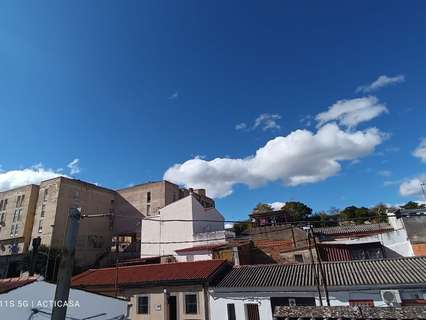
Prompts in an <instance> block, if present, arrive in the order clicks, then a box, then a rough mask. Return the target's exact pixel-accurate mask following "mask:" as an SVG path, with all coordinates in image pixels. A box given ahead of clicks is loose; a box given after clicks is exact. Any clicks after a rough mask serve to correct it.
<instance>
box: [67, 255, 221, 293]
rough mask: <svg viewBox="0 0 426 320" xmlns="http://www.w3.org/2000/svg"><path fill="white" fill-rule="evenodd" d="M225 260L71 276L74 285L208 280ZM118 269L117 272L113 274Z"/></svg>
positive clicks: (92, 272)
mask: <svg viewBox="0 0 426 320" xmlns="http://www.w3.org/2000/svg"><path fill="white" fill-rule="evenodd" d="M225 265H227V263H226V262H225V261H224V260H207V261H196V262H176V263H166V264H150V265H135V266H124V267H118V268H104V269H90V270H88V271H86V272H83V273H81V274H79V275H76V276H74V277H73V278H72V286H74V287H90V286H111V285H114V284H115V282H116V279H117V282H118V284H119V285H135V284H137V285H147V286H148V285H156V284H161V283H164V282H167V283H173V282H182V281H187V282H189V281H199V282H205V281H209V280H210V278H211V277H212V276H213V275H214V274H215V273H216V272H218V271H220V270H221V269H222V268H223V267H225ZM117 272H118V276H117Z"/></svg>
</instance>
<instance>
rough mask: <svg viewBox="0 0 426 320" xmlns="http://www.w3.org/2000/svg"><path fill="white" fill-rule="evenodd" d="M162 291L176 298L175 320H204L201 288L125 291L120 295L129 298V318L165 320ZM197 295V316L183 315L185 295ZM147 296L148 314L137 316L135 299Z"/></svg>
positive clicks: (165, 303)
mask: <svg viewBox="0 0 426 320" xmlns="http://www.w3.org/2000/svg"><path fill="white" fill-rule="evenodd" d="M164 289H166V290H167V292H168V293H169V294H170V296H176V303H177V319H179V320H204V319H206V318H205V295H204V290H203V288H202V286H199V285H198V286H179V287H167V286H166V287H154V288H138V289H132V290H127V291H125V292H124V293H122V294H123V295H124V296H130V303H131V308H130V313H129V315H130V318H131V319H132V320H167V319H168V305H167V298H166V294H165V293H164ZM186 293H190V294H194V293H195V294H197V311H198V313H197V314H186V313H185V294H186ZM138 296H148V299H149V314H146V315H145V314H137V305H138V304H137V297H138Z"/></svg>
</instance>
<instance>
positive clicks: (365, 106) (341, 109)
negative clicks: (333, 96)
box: [315, 96, 388, 129]
mask: <svg viewBox="0 0 426 320" xmlns="http://www.w3.org/2000/svg"><path fill="white" fill-rule="evenodd" d="M384 112H388V110H387V109H386V106H385V105H384V104H382V103H379V100H378V99H377V98H376V97H374V96H369V97H363V98H356V99H351V100H339V101H337V102H336V103H335V104H333V105H332V106H331V107H329V108H328V110H327V111H325V112H321V113H319V114H317V116H316V117H315V120H316V121H318V124H317V128H319V127H321V126H323V125H324V124H325V123H327V122H330V121H337V122H338V123H339V124H340V125H342V126H345V127H347V128H349V129H351V128H354V127H356V126H357V125H358V124H359V123H361V122H365V121H370V120H371V119H373V118H375V117H378V116H379V115H380V114H382V113H384Z"/></svg>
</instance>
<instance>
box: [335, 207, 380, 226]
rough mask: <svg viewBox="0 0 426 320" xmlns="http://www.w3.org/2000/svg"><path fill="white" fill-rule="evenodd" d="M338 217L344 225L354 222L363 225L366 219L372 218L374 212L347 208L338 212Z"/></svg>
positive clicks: (364, 208) (366, 209) (360, 208)
mask: <svg viewBox="0 0 426 320" xmlns="http://www.w3.org/2000/svg"><path fill="white" fill-rule="evenodd" d="M339 217H340V219H341V220H343V221H344V222H345V223H348V222H354V223H356V224H363V223H364V222H365V221H368V219H370V218H372V217H374V212H372V211H370V209H368V208H366V207H356V206H349V207H346V208H345V209H343V210H342V211H341V212H340V214H339Z"/></svg>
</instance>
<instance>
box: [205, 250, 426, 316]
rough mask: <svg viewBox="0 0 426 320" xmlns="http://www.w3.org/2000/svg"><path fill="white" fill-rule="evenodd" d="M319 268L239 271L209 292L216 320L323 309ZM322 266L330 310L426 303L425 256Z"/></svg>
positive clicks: (247, 268) (268, 267) (272, 267)
mask: <svg viewBox="0 0 426 320" xmlns="http://www.w3.org/2000/svg"><path fill="white" fill-rule="evenodd" d="M318 267H319V266H318V265H312V264H293V265H253V266H240V267H234V269H233V270H232V271H231V272H230V273H229V274H228V275H226V276H225V278H224V279H223V280H222V281H220V282H219V284H218V285H217V286H215V287H212V288H210V290H209V295H210V305H211V309H210V310H211V320H224V319H225V320H226V319H228V320H235V319H245V320H259V319H260V320H270V319H272V317H273V311H274V310H275V307H277V306H320V305H321V301H322V304H323V305H324V306H326V305H327V299H326V290H325V285H324V281H323V279H322V278H321V276H320V272H318V271H319V269H318ZM322 267H323V270H324V274H325V277H326V279H327V286H326V288H327V292H328V300H329V302H330V306H357V305H367V306H375V307H386V306H389V305H390V306H399V305H416V304H424V303H425V302H426V300H425V299H426V273H425V272H424V270H426V257H411V258H398V259H384V260H363V261H361V260H358V261H341V262H324V263H323V264H322ZM316 276H318V277H319V286H318V285H317V282H316V281H315V279H316ZM320 294H321V298H320Z"/></svg>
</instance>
